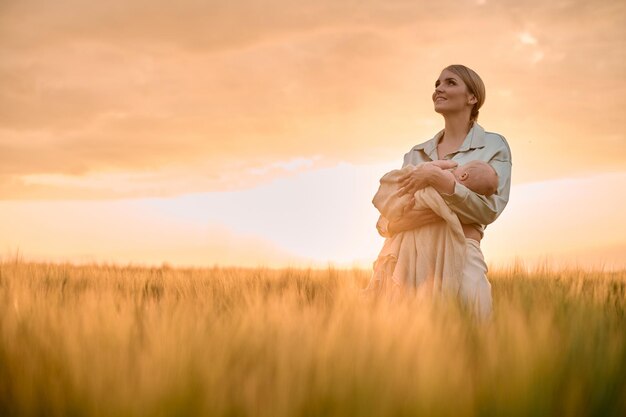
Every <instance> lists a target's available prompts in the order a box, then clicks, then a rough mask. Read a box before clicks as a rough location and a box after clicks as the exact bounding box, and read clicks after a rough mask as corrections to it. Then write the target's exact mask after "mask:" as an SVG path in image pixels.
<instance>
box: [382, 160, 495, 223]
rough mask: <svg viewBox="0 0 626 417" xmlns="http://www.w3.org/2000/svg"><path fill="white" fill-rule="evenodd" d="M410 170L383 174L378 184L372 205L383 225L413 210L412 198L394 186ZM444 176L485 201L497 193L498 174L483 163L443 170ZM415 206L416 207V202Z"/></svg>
mask: <svg viewBox="0 0 626 417" xmlns="http://www.w3.org/2000/svg"><path fill="white" fill-rule="evenodd" d="M412 168H413V167H412V166H410V167H404V168H403V169H401V170H393V171H391V172H389V173H387V174H385V175H384V176H383V177H382V178H381V180H380V188H379V190H378V192H377V193H376V195H375V196H374V199H373V200H372V203H373V204H374V206H375V207H376V208H377V209H378V211H380V214H381V215H382V216H383V217H384V218H385V219H386V220H387V221H390V222H391V221H396V220H398V219H399V218H400V217H402V215H403V214H404V213H405V212H406V211H408V210H410V209H412V208H417V207H411V206H410V202H411V200H412V199H413V198H414V197H415V196H412V195H409V194H402V191H401V190H400V187H399V183H398V178H400V177H402V176H403V175H404V174H406V172H408V171H409V170H410V169H412ZM444 173H445V175H449V176H451V177H452V178H453V179H454V181H456V182H458V183H460V184H463V185H464V186H466V187H467V188H469V189H470V190H472V191H474V192H475V193H478V194H482V195H484V196H486V197H489V196H490V195H492V194H494V193H495V192H496V191H497V189H498V174H497V173H496V171H495V170H494V169H493V167H492V166H491V165H489V164H488V163H486V162H483V161H470V162H468V163H466V164H464V165H459V166H457V167H456V168H453V169H451V170H444ZM416 195H417V193H416ZM416 205H419V203H418V202H416Z"/></svg>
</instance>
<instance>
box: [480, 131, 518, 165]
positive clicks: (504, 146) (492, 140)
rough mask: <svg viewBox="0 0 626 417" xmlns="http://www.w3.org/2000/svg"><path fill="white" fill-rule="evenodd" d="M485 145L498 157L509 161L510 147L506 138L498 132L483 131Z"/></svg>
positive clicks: (510, 158)
mask: <svg viewBox="0 0 626 417" xmlns="http://www.w3.org/2000/svg"><path fill="white" fill-rule="evenodd" d="M484 141H485V145H486V146H487V147H488V148H490V149H491V150H492V152H493V153H494V154H497V156H498V159H501V160H507V161H511V160H512V157H511V147H510V146H509V142H507V140H506V138H505V137H504V136H503V135H501V134H500V133H496V132H488V131H485V135H484Z"/></svg>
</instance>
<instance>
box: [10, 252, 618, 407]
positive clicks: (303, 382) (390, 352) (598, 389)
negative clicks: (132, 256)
mask: <svg viewBox="0 0 626 417" xmlns="http://www.w3.org/2000/svg"><path fill="white" fill-rule="evenodd" d="M369 274H370V272H369V271H365V270H357V269H355V270H339V269H332V268H329V269H325V270H305V269H282V270H273V269H264V268H259V269H237V268H212V269H211V268H210V269H175V268H169V267H163V268H147V267H132V266H127V267H122V266H107V265H92V266H74V265H70V264H43V263H29V262H25V261H23V260H15V261H4V262H2V263H0V338H1V341H0V415H2V416H44V415H45V416H196V415H200V416H203V415H206V416H233V417H234V416H267V417H270V416H271V417H280V416H459V417H463V416H619V415H626V271H619V272H588V271H583V270H576V269H571V270H565V269H564V270H560V271H555V270H549V269H547V268H544V269H538V270H536V271H534V272H527V271H526V270H525V269H524V268H520V267H519V266H518V267H511V268H510V269H509V270H500V271H490V273H489V279H490V281H491V283H492V290H493V297H494V314H493V318H492V320H491V321H490V322H489V323H487V324H480V323H476V322H475V321H473V320H472V319H471V317H469V316H468V314H467V313H466V311H465V310H464V309H463V308H462V306H458V305H454V304H449V303H448V304H441V303H439V304H435V305H433V304H430V303H426V302H424V301H420V302H418V301H416V300H415V299H408V300H400V301H398V302H396V303H393V304H389V303H385V302H377V301H376V300H368V299H364V298H363V297H360V296H359V290H360V289H361V288H363V287H365V286H366V285H367V283H368V281H369V276H370V275H369Z"/></svg>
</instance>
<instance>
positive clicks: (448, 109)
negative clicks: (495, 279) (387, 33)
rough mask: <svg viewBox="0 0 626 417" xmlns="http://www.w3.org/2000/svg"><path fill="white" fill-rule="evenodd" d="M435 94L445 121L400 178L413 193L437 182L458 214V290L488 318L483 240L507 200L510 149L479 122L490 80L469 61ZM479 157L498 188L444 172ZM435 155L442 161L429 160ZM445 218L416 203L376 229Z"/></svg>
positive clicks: (391, 231)
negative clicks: (487, 189)
mask: <svg viewBox="0 0 626 417" xmlns="http://www.w3.org/2000/svg"><path fill="white" fill-rule="evenodd" d="M432 100H433V104H434V108H435V111H436V112H437V113H439V114H441V115H442V116H443V118H444V121H445V127H444V129H443V130H441V131H440V132H439V133H437V134H436V135H435V136H434V137H433V138H431V139H429V140H427V141H426V142H423V143H421V144H419V145H416V146H414V147H413V148H412V149H411V150H410V151H409V152H408V153H406V154H405V155H404V164H403V167H406V166H408V165H414V166H416V167H415V169H413V170H411V171H410V172H408V173H406V174H405V175H404V176H403V177H402V178H400V183H401V185H402V191H403V192H404V193H408V194H411V195H412V194H414V193H415V192H416V191H417V190H420V189H422V188H425V187H428V186H432V187H433V188H434V189H435V190H437V192H438V193H439V194H440V195H441V197H442V198H443V200H444V201H445V202H446V204H447V205H448V207H449V208H450V209H451V210H452V211H453V212H454V213H455V214H456V215H457V216H458V218H459V221H460V222H461V225H462V228H463V234H464V235H465V246H466V260H465V266H464V268H463V274H462V275H463V276H462V280H461V286H460V290H459V295H460V297H461V299H462V300H463V301H464V302H465V303H466V304H467V305H468V306H469V307H470V309H471V310H472V311H473V312H474V313H475V314H476V315H477V316H478V317H479V318H481V319H487V318H488V317H489V316H490V315H491V309H492V298H491V284H490V283H489V281H488V279H487V265H486V263H485V260H484V257H483V254H482V251H481V249H480V241H481V239H482V238H483V236H484V230H485V227H486V226H487V225H488V224H490V223H492V222H493V221H495V220H496V219H497V218H498V216H499V215H500V214H501V213H502V211H503V210H504V207H505V206H506V204H507V203H508V200H509V190H510V187H511V151H510V149H509V145H508V144H507V142H506V140H505V138H504V137H503V136H501V135H499V134H497V133H491V132H486V131H485V130H484V129H483V128H482V127H481V126H480V125H479V124H478V123H477V120H478V113H479V109H480V108H481V106H482V105H483V103H484V102H485V86H484V84H483V81H482V80H481V78H480V77H479V76H478V74H476V72H474V71H473V70H471V69H470V68H468V67H466V66H464V65H450V66H448V67H446V68H444V70H443V71H442V72H441V74H440V75H439V78H438V79H437V80H436V81H435V91H434V92H433V95H432ZM474 160H478V161H484V162H487V163H488V164H489V165H491V167H493V169H494V170H495V171H496V173H497V174H498V188H497V191H496V192H495V193H494V194H492V195H490V196H485V195H481V194H478V193H476V192H474V191H472V190H470V189H469V188H468V187H466V186H464V185H463V184H462V183H460V182H458V181H454V178H453V177H451V176H450V175H445V171H444V170H443V169H445V168H454V167H455V166H456V165H457V164H458V165H463V164H466V163H468V162H470V161H474ZM433 161H438V162H437V163H436V164H433V163H429V162H433ZM446 164H449V165H446ZM442 168H443V169H442ZM440 220H441V217H439V216H438V215H437V214H435V213H434V212H433V211H432V210H429V209H411V210H409V211H407V212H406V213H405V214H404V215H403V216H402V218H401V219H399V220H396V221H386V219H384V218H383V217H381V218H379V221H378V223H377V229H378V231H379V233H380V234H381V235H382V236H383V237H392V236H393V235H395V234H396V233H399V232H404V231H407V230H413V229H417V228H420V227H422V226H424V225H427V224H431V223H434V222H437V221H440Z"/></svg>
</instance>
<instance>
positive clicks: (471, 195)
mask: <svg viewBox="0 0 626 417" xmlns="http://www.w3.org/2000/svg"><path fill="white" fill-rule="evenodd" d="M443 132H444V131H443V130H441V131H440V132H439V133H437V134H436V135H435V136H434V137H433V138H432V139H429V140H427V141H426V142H424V143H420V144H419V145H416V146H414V147H413V148H412V149H411V150H410V151H409V152H407V153H406V154H405V155H404V163H403V164H402V166H403V167H405V166H406V165H409V164H411V165H418V164H420V163H422V162H429V161H434V160H437V159H439V157H438V155H437V144H438V143H439V139H440V138H441V136H442V135H443ZM444 159H446V160H450V159H451V160H453V161H456V162H458V163H459V165H463V164H465V163H467V162H469V161H474V160H479V161H484V162H487V163H488V164H489V165H491V166H492V167H493V168H494V169H495V170H496V173H497V174H498V191H497V192H496V193H495V194H493V195H491V196H489V197H485V196H484V195H480V194H477V193H475V192H473V191H472V190H470V189H469V188H467V187H466V186H464V185H463V184H459V183H458V182H455V185H454V194H443V193H442V194H441V196H442V197H443V199H444V201H445V202H446V203H447V204H448V207H450V209H451V210H452V211H453V212H454V213H456V214H457V216H458V217H459V220H460V221H461V223H464V224H470V225H472V226H473V227H474V228H476V230H478V231H479V232H480V235H481V236H483V234H484V229H485V226H486V225H488V224H490V223H493V221H494V220H496V219H497V218H498V216H500V214H502V211H503V210H504V207H506V204H507V203H508V202H509V191H510V189H511V149H510V148H509V145H508V143H507V142H506V139H504V137H503V136H502V135H499V134H497V133H492V132H485V130H484V129H483V128H482V127H481V126H480V125H479V124H478V123H476V122H474V124H473V126H472V128H471V129H470V131H469V132H468V133H467V136H466V137H465V140H464V141H463V143H462V144H461V146H460V147H459V149H457V150H456V151H455V152H452V153H450V154H449V155H447V156H446V157H445V158H444Z"/></svg>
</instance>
